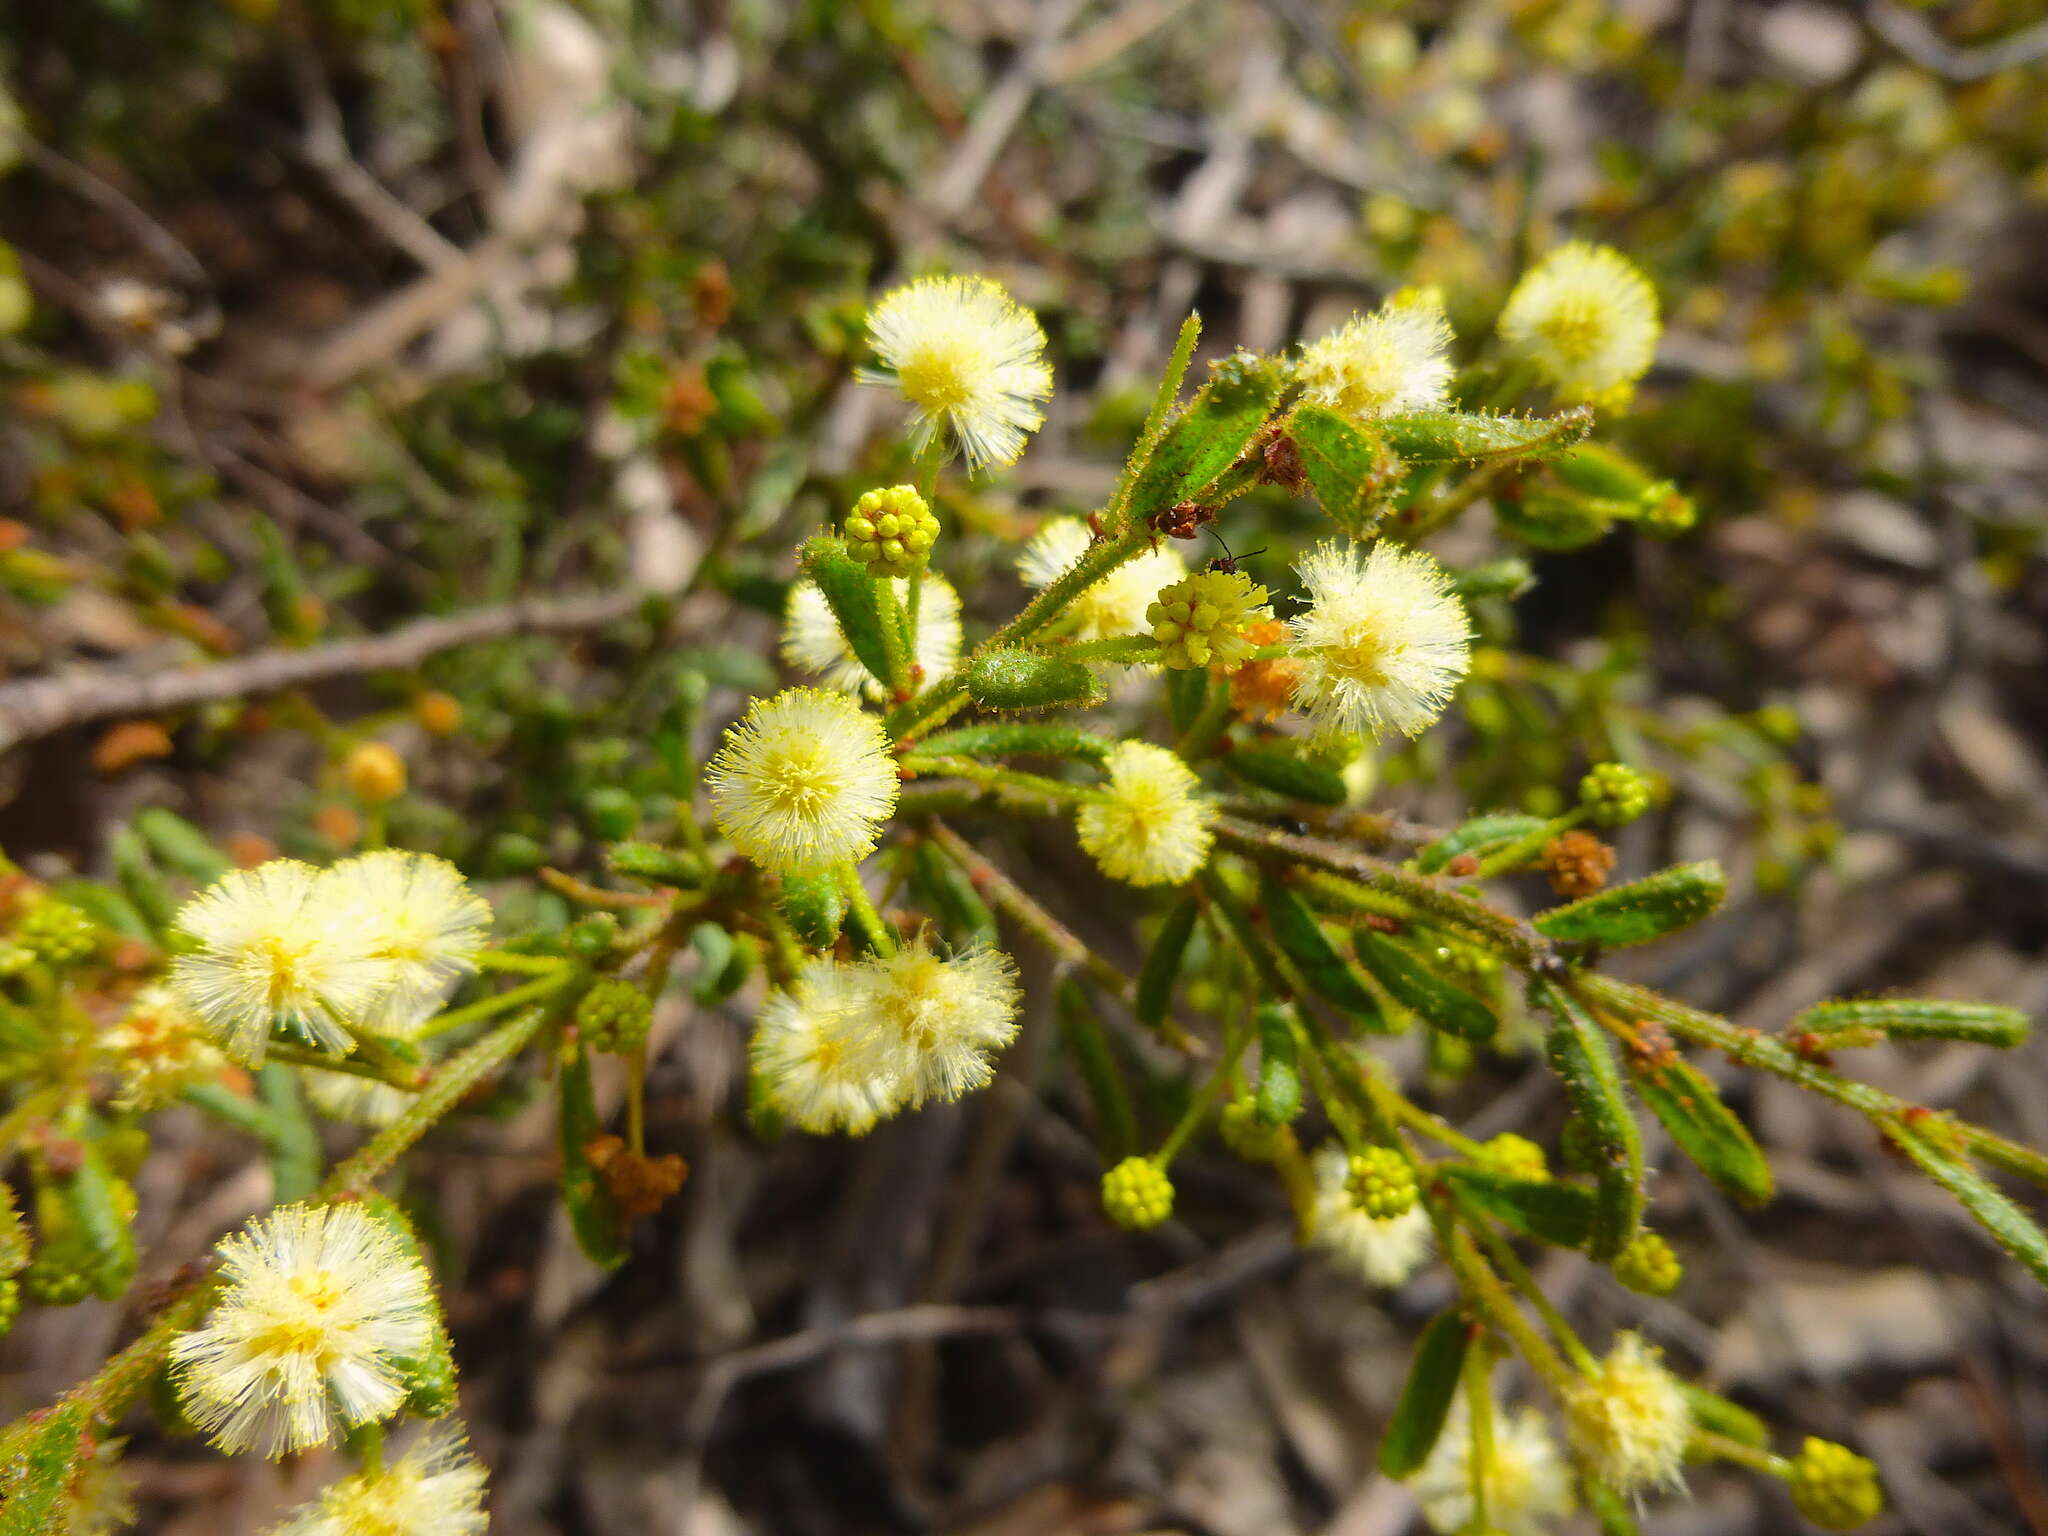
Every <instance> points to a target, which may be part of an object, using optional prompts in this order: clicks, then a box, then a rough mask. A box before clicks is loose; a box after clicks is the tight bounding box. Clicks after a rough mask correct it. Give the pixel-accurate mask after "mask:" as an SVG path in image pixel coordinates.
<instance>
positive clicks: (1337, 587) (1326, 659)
mask: <svg viewBox="0 0 2048 1536" xmlns="http://www.w3.org/2000/svg"><path fill="white" fill-rule="evenodd" d="M1297 569H1298V570H1299V571H1300V573H1301V580H1302V584H1303V585H1304V586H1305V587H1307V588H1308V596H1309V607H1308V608H1307V609H1306V610H1304V611H1303V612H1301V613H1298V614H1296V615H1295V616H1294V617H1293V618H1291V619H1289V620H1288V621H1287V622H1288V628H1289V630H1290V631H1291V632H1292V635H1293V640H1294V644H1295V645H1296V646H1297V647H1298V652H1297V654H1298V656H1299V660H1300V666H1301V670H1300V673H1299V675H1298V676H1297V677H1296V679H1295V682H1294V704H1295V707H1296V708H1298V709H1301V710H1303V711H1305V712H1306V713H1307V715H1308V717H1309V720H1310V722H1311V723H1312V724H1313V725H1314V726H1315V727H1316V729H1317V731H1318V732H1319V733H1321V732H1332V731H1334V732H1338V733H1341V734H1343V735H1347V736H1371V737H1380V736H1386V735H1389V734H1399V735H1402V736H1413V735H1416V734H1417V733H1418V732H1420V731H1421V730H1423V729H1424V728H1425V727H1426V726H1428V725H1429V724H1430V723H1431V722H1432V721H1434V720H1435V719H1436V717H1437V716H1438V715H1440V714H1442V713H1443V711H1444V706H1445V705H1446V704H1448V703H1449V702H1450V699H1451V694H1452V693H1453V692H1454V691H1455V690H1456V689H1457V686H1458V681H1459V679H1460V678H1462V677H1464V675H1465V668H1466V666H1467V664H1468V662H1469V660H1470V654H1471V648H1472V628H1471V624H1470V623H1469V621H1468V620H1467V619H1466V617H1465V608H1464V605H1463V604H1462V603H1460V602H1459V601H1458V598H1457V595H1456V594H1455V593H1453V592H1452V591H1451V583H1450V578H1449V577H1448V576H1446V575H1445V574H1444V568H1443V567H1442V566H1440V565H1438V564H1437V563H1436V561H1435V559H1434V558H1432V557H1431V556H1429V555H1427V554H1424V553H1423V552H1422V551H1421V550H1414V549H1405V548H1403V547H1401V546H1400V545H1397V544H1390V543H1387V542H1385V541H1382V542H1380V543H1377V544H1375V545H1373V546H1372V548H1371V550H1370V551H1369V552H1366V553H1363V554H1361V553H1360V551H1359V549H1358V547H1357V546H1356V545H1354V544H1349V543H1340V542H1336V541H1331V542H1329V543H1325V544H1322V545H1319V546H1318V547H1317V548H1316V549H1315V550H1314V551H1312V552H1311V553H1310V554H1309V555H1308V556H1307V558H1305V559H1304V560H1303V561H1302V562H1301V564H1300V565H1299V566H1298V567H1297Z"/></svg>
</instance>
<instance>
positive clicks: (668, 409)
mask: <svg viewBox="0 0 2048 1536" xmlns="http://www.w3.org/2000/svg"><path fill="white" fill-rule="evenodd" d="M717 409H718V397H717V396H716V395H714V394H712V393H711V386H710V384H709V383H707V382H706V381H705V378H704V370H703V369H702V368H700V367H698V366H697V364H695V363H686V364H684V365H683V366H682V367H680V368H678V369H676V371H675V372H674V373H672V374H670V375H669V380H668V388H667V389H666V390H664V391H663V392H662V396H661V420H662V424H663V425H664V426H666V427H667V428H668V429H669V431H671V432H673V433H675V434H676V435H677V436H678V437H695V436H696V435H697V434H698V433H699V432H702V431H703V430H704V423H705V422H707V421H709V420H710V419H711V413H712V412H713V411H715V410H717Z"/></svg>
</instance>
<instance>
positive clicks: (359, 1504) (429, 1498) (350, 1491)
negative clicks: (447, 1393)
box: [271, 1424, 490, 1536]
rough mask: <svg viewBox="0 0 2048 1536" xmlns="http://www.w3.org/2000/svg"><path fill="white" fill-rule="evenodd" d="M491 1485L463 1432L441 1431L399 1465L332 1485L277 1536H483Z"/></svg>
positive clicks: (273, 1533) (368, 1470) (414, 1447)
mask: <svg viewBox="0 0 2048 1536" xmlns="http://www.w3.org/2000/svg"><path fill="white" fill-rule="evenodd" d="M484 1485H485V1478H484V1469H483V1468H482V1467H480V1466H479V1465H477V1462H476V1460H475V1458H474V1457H472V1456H471V1455H470V1454H469V1452H468V1450H467V1448H466V1447H465V1445H464V1441H463V1434H462V1430H461V1428H460V1427H459V1426H457V1425H453V1424H442V1425H437V1426H435V1427H434V1428H433V1429H431V1430H429V1431H428V1432H427V1433H426V1434H424V1435H422V1436H421V1437H420V1438H419V1439H418V1440H416V1441H415V1442H414V1443H413V1444H412V1446H411V1447H410V1448H409V1449H408V1450H407V1451H406V1453H405V1454H404V1455H403V1456H401V1457H399V1458H398V1459H397V1460H395V1461H390V1462H387V1463H385V1464H384V1465H383V1466H381V1467H375V1468H371V1467H365V1468H364V1469H363V1470H362V1471H360V1472H356V1473H354V1474H352V1475H350V1476H348V1477H344V1478H342V1479H341V1480H340V1481H339V1482H336V1483H333V1484H330V1485H329V1486H328V1487H327V1488H326V1489H324V1490H323V1491H322V1492H321V1494H320V1496H319V1497H318V1498H316V1499H314V1500H313V1501H312V1502H311V1503H309V1504H306V1505H305V1506H303V1507H302V1508H300V1509H298V1510H295V1511H294V1512H293V1513H292V1514H291V1515H290V1516H289V1517H288V1518H287V1519H286V1520H285V1522H284V1523H283V1524H282V1525H279V1526H276V1527H274V1528H273V1530H272V1531H271V1536H480V1533H481V1532H483V1531H485V1530H487V1529H488V1528H489V1523H490V1522H489V1520H488V1519H487V1517H486V1516H485V1514H484Z"/></svg>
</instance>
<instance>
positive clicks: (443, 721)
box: [412, 689, 462, 736]
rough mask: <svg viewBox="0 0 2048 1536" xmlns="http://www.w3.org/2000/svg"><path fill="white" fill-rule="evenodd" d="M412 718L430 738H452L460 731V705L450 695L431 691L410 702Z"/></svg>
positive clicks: (434, 690)
mask: <svg viewBox="0 0 2048 1536" xmlns="http://www.w3.org/2000/svg"><path fill="white" fill-rule="evenodd" d="M412 717H413V719H415V720H417V721H419V723H420V729H421V730H423V731H425V732H426V733H427V734H428V735H430V736H453V735H454V734H455V733H456V732H457V731H459V730H460V729H462V705H461V704H460V703H459V702H458V701H457V700H456V698H455V695H453V694H452V693H442V692H441V691H440V690H439V689H433V690H430V691H428V692H426V693H422V694H420V695H419V696H418V697H416V698H415V699H414V700H413V701H412Z"/></svg>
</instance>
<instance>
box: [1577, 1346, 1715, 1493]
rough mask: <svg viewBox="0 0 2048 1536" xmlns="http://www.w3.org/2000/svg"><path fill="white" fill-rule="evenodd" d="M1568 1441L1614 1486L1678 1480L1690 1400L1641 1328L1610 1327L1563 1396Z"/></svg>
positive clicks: (1636, 1487) (1635, 1488) (1632, 1488)
mask: <svg viewBox="0 0 2048 1536" xmlns="http://www.w3.org/2000/svg"><path fill="white" fill-rule="evenodd" d="M1564 1407H1565V1429H1566V1432H1567V1434H1568V1435H1569V1436H1570V1439H1571V1443H1572V1449H1573V1450H1575V1451H1576V1452H1578V1454H1579V1457H1580V1459H1581V1460H1582V1461H1583V1462H1584V1463H1585V1464H1586V1465H1587V1466H1588V1467H1590V1468H1591V1469H1592V1470H1593V1471H1594V1472H1595V1473H1596V1474H1597V1475H1598V1476H1599V1477H1600V1478H1601V1480H1602V1481H1604V1482H1606V1483H1607V1484H1609V1485H1610V1486H1611V1487H1613V1488H1614V1490H1615V1491H1616V1492H1618V1493H1636V1492H1639V1491H1640V1490H1642V1489H1645V1488H1656V1487H1675V1486H1677V1485H1678V1484H1680V1483H1682V1482H1683V1481H1684V1477H1683V1474H1682V1470H1681V1469H1682V1468H1683V1467H1684V1465H1685V1447H1686V1442H1687V1441H1688V1440H1690V1439H1691V1438H1692V1429H1693V1422H1692V1408H1691V1405H1690V1404H1688V1403H1687V1402H1686V1398H1685V1393H1684V1390H1683V1389H1682V1388H1681V1387H1680V1386H1679V1384H1678V1380H1677V1378H1676V1377H1674V1376H1673V1375H1672V1374H1671V1373H1670V1372H1669V1371H1667V1370H1666V1369H1664V1365H1663V1362H1662V1361H1661V1360H1659V1359H1658V1357H1657V1351H1656V1350H1655V1349H1654V1348H1652V1347H1651V1346H1650V1345H1649V1344H1647V1343H1645V1342H1644V1340H1643V1337H1642V1335H1641V1334H1636V1333H1622V1334H1617V1335H1616V1336H1615V1340H1614V1347H1613V1348H1612V1349H1611V1350H1609V1351H1608V1352H1607V1356H1606V1358H1605V1359H1603V1360H1602V1361H1600V1363H1599V1366H1598V1367H1597V1369H1596V1370H1595V1371H1594V1372H1593V1374H1592V1375H1591V1376H1589V1377H1588V1378H1586V1379H1585V1380H1583V1381H1580V1382H1577V1383H1575V1384H1574V1385H1573V1386H1572V1388H1571V1390H1570V1391H1569V1392H1568V1393H1567V1394H1566V1396H1565V1403H1564Z"/></svg>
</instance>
